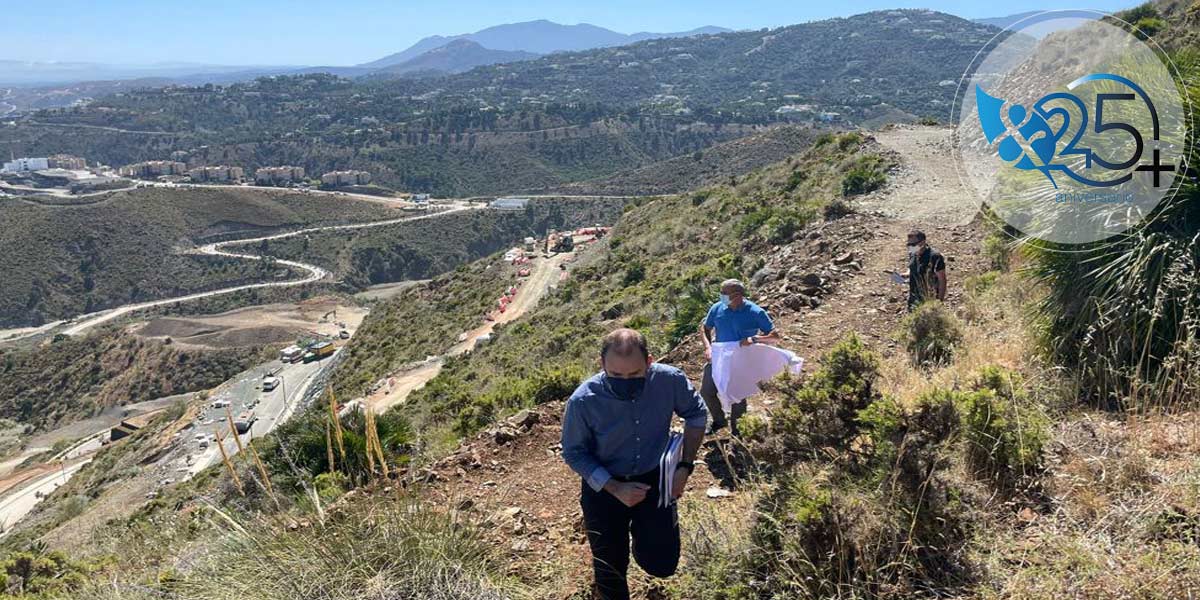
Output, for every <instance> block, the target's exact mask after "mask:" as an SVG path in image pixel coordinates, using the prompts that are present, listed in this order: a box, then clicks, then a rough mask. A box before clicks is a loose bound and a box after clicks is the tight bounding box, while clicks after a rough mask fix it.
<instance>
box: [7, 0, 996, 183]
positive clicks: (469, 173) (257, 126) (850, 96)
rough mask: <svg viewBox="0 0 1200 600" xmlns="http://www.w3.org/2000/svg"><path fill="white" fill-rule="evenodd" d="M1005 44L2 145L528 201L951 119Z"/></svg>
mask: <svg viewBox="0 0 1200 600" xmlns="http://www.w3.org/2000/svg"><path fill="white" fill-rule="evenodd" d="M996 31H997V30H996V29H995V28H992V27H989V26H986V25H981V24H977V23H971V22H969V21H966V20H963V19H960V18H958V17H955V16H952V15H948V14H944V13H937V12H931V11H921V10H898V11H879V12H872V13H866V14H862V15H856V16H853V17H848V18H843V19H830V20H825V21H817V22H812V23H804V24H800V25H792V26H789V27H781V28H777V29H773V30H766V31H740V32H726V33H719V34H713V35H701V36H695V37H683V38H671V39H650V40H645V41H641V42H638V43H634V44H630V45H626V46H619V47H612V48H599V49H593V50H586V51H580V52H569V53H557V54H553V55H549V56H544V57H541V58H537V59H533V60H526V61H519V62H514V63H507V64H502V65H490V66H482V67H478V68H476V69H473V70H471V71H468V72H465V73H459V74H454V75H447V76H442V77H422V78H406V79H398V80H377V79H375V80H355V81H350V80H346V79H340V78H337V77H333V76H330V75H320V74H312V75H303V76H292V77H273V78H263V79H259V80H256V81H253V82H247V83H239V84H234V85H230V86H225V87H208V86H206V87H170V88H163V89H158V90H141V91H128V92H124V93H120V94H116V95H112V96H107V97H104V98H99V99H96V100H95V101H94V102H92V103H90V104H89V105H88V106H86V107H79V108H72V109H69V110H55V111H42V112H39V113H37V114H36V115H34V116H33V117H32V118H31V119H26V120H23V121H21V122H19V123H18V124H17V125H16V126H14V127H8V128H0V141H7V142H11V147H12V148H13V149H14V150H15V151H16V152H18V153H21V154H27V155H32V156H37V155H40V154H46V153H53V152H70V153H74V154H78V155H81V156H86V157H88V158H89V159H90V160H99V161H102V162H105V163H109V164H125V163H130V162H135V161H137V160H145V159H151V158H160V157H162V156H164V155H166V154H169V153H170V152H172V151H176V150H181V151H186V152H188V153H189V155H190V157H191V160H192V161H193V162H201V163H210V164H215V163H222V164H224V163H235V164H240V165H242V166H244V167H246V168H251V169H252V168H257V167H259V166H265V165H270V164H299V165H300V166H303V167H305V168H306V169H308V170H310V171H312V172H326V171H330V170H335V169H344V168H354V169H365V170H368V171H370V172H371V173H372V177H373V181H376V182H378V183H380V184H381V185H386V186H393V187H399V188H404V189H407V190H410V191H432V192H434V193H437V194H439V195H482V194H503V193H511V192H525V191H529V190H535V189H548V188H551V187H557V186H562V185H564V184H569V183H574V182H578V181H583V180H590V179H597V178H603V177H606V176H610V175H612V174H614V173H617V172H620V171H628V170H631V169H636V168H639V167H644V166H646V165H649V164H651V163H654V162H658V161H662V160H666V159H670V158H675V157H686V156H689V155H692V154H694V153H695V152H697V151H703V150H704V149H705V148H708V147H710V146H712V145H713V144H717V143H721V142H727V141H730V140H732V139H735V138H737V137H741V136H743V135H746V134H749V133H754V132H755V128H757V127H760V126H762V125H766V124H773V123H779V122H785V123H786V122H796V121H799V122H822V121H833V122H850V123H869V124H876V123H884V122H892V121H914V120H917V119H918V118H921V117H932V118H939V119H941V118H944V117H945V116H946V115H947V114H948V112H949V110H950V105H951V103H952V101H953V96H954V92H955V89H956V87H955V85H954V83H955V82H956V81H957V78H958V77H959V76H960V75H961V74H962V72H963V70H964V69H965V67H966V65H967V63H968V62H969V60H970V59H971V58H972V57H973V56H974V55H975V53H976V52H977V51H978V50H979V48H981V47H982V46H983V45H984V43H985V42H986V41H988V40H989V39H990V38H991V37H992V36H993V35H994V34H995V33H996ZM483 46H485V47H490V46H488V45H487V44H483ZM881 56H887V57H888V59H889V60H886V61H881V60H879V57H881ZM95 127H105V128H110V129H95ZM39 153H40V154H39Z"/></svg>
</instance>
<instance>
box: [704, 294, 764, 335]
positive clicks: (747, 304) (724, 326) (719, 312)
mask: <svg viewBox="0 0 1200 600" xmlns="http://www.w3.org/2000/svg"><path fill="white" fill-rule="evenodd" d="M704 326H705V327H708V328H710V329H715V330H716V334H717V335H716V339H714V340H713V341H714V342H740V341H742V340H744V339H746V338H748V337H751V336H755V335H758V333H759V332H760V331H761V332H762V333H764V334H767V333H771V330H772V329H774V328H775V326H774V325H772V324H771V317H770V316H768V315H767V311H765V310H763V308H762V307H761V306H759V305H757V304H755V303H753V302H751V301H749V300H742V305H741V306H739V307H737V309H736V310H735V309H733V308H730V307H728V306H725V305H724V304H721V303H720V302H717V303H716V304H713V305H712V306H711V307H710V308H709V309H708V316H707V317H705V319H704Z"/></svg>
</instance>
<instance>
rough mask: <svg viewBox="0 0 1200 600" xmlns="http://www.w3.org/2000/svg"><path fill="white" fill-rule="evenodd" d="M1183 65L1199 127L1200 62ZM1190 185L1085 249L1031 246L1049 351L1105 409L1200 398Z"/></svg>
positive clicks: (1199, 244) (1192, 58)
mask: <svg viewBox="0 0 1200 600" xmlns="http://www.w3.org/2000/svg"><path fill="white" fill-rule="evenodd" d="M1175 62H1176V64H1177V65H1178V66H1179V67H1180V70H1181V72H1182V73H1183V75H1184V78H1185V80H1186V81H1188V82H1189V84H1188V88H1187V95H1188V97H1189V99H1190V107H1191V110H1192V111H1193V113H1192V114H1193V117H1192V122H1193V123H1195V122H1196V120H1197V118H1198V117H1200V106H1198V103H1200V83H1197V81H1198V79H1197V75H1200V54H1196V53H1194V52H1193V53H1187V54H1182V55H1179V56H1176V57H1175ZM1196 135H1197V134H1196V132H1195V131H1193V132H1192V136H1193V139H1192V140H1191V141H1190V143H1189V147H1190V148H1191V151H1192V156H1191V158H1190V163H1191V164H1192V165H1195V164H1197V162H1196V161H1197V160H1200V152H1198V151H1197V149H1196V139H1195V136H1196ZM1193 168H1194V167H1193ZM1180 180H1181V181H1182V183H1179V184H1178V193H1177V194H1176V195H1175V196H1174V197H1173V198H1172V199H1170V200H1168V201H1166V202H1164V203H1163V204H1162V205H1160V206H1159V208H1158V210H1157V211H1156V212H1155V213H1154V214H1153V215H1152V216H1151V218H1150V219H1147V220H1146V221H1145V222H1144V223H1143V224H1141V225H1140V226H1138V227H1136V228H1134V229H1132V230H1130V231H1128V232H1126V233H1124V234H1122V235H1119V236H1117V237H1115V238H1112V239H1110V240H1106V241H1105V242H1101V243H1097V244H1094V245H1092V246H1090V247H1086V248H1082V249H1080V248H1074V247H1073V248H1060V247H1057V246H1055V245H1053V244H1047V243H1041V242H1036V241H1031V242H1029V243H1027V244H1026V246H1025V252H1026V254H1027V255H1028V256H1029V258H1030V259H1031V260H1030V262H1029V265H1028V266H1027V269H1026V270H1027V273H1028V274H1030V275H1032V276H1033V278H1034V279H1036V280H1037V281H1040V282H1042V283H1044V284H1045V287H1046V288H1047V290H1048V291H1049V294H1048V296H1047V297H1046V299H1045V301H1044V302H1043V303H1042V304H1041V306H1040V307H1039V313H1040V318H1041V320H1042V321H1043V324H1044V336H1043V337H1044V341H1045V345H1046V346H1047V349H1048V350H1049V351H1050V352H1051V353H1052V354H1053V355H1054V356H1055V357H1056V358H1057V359H1058V360H1059V361H1060V362H1062V363H1064V364H1065V365H1067V366H1068V367H1071V368H1073V369H1074V370H1075V372H1076V374H1077V376H1078V379H1079V382H1080V385H1081V387H1082V389H1083V390H1084V391H1085V392H1087V394H1088V395H1089V396H1090V398H1091V399H1092V400H1093V401H1094V403H1096V404H1098V405H1101V406H1105V407H1108V408H1125V409H1132V410H1139V411H1140V410H1149V409H1174V408H1181V407H1182V406H1181V405H1184V404H1187V405H1189V406H1192V407H1194V406H1195V401H1196V399H1198V398H1200V375H1198V373H1200V268H1198V267H1200V186H1198V185H1197V182H1196V178H1195V173H1194V171H1193V172H1192V173H1189V174H1188V175H1187V176H1186V177H1182V178H1180ZM1062 250H1072V252H1062Z"/></svg>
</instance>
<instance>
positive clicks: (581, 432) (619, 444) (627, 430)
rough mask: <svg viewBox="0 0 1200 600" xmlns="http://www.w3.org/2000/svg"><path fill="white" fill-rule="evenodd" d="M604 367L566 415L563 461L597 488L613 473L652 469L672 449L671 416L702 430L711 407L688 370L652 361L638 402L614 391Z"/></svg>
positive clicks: (580, 391) (571, 402)
mask: <svg viewBox="0 0 1200 600" xmlns="http://www.w3.org/2000/svg"><path fill="white" fill-rule="evenodd" d="M606 378H607V375H605V374H604V372H603V371H601V372H599V373H597V374H595V375H593V376H592V377H591V378H589V379H588V380H587V381H584V382H583V383H582V384H580V386H579V387H578V388H577V389H576V390H575V393H574V394H571V398H570V399H569V400H567V409H566V413H565V414H563V428H562V455H563V460H565V461H566V462H567V465H568V466H570V467H571V469H573V470H574V471H575V472H576V473H578V474H579V476H580V477H583V478H584V479H585V480H586V481H587V483H588V485H590V486H591V487H592V489H594V490H596V491H597V492H598V491H600V489H601V488H603V487H604V484H606V483H608V480H609V479H610V478H612V476H613V475H619V476H624V477H628V476H631V475H641V474H642V473H647V472H649V471H653V470H654V469H655V467H657V466H658V459H659V458H660V457H661V456H662V453H663V451H664V450H666V448H667V439H668V434H669V433H670V430H671V414H672V413H674V414H677V415H679V417H680V418H682V419H683V420H684V423H685V424H686V425H687V426H688V427H700V428H703V427H704V426H705V424H706V423H708V410H707V409H705V408H704V401H703V400H701V399H700V395H699V394H697V393H696V390H695V388H693V387H692V384H691V382H690V381H688V378H687V376H686V375H684V374H683V371H680V370H679V369H676V368H675V367H672V366H668V365H663V364H658V363H653V364H651V365H650V368H649V369H648V370H647V372H646V387H645V388H644V389H643V390H642V395H641V396H639V397H637V398H635V399H633V400H621V399H619V398H617V397H616V395H614V394H613V393H612V390H611V388H610V387H609V386H608V385H607V383H606Z"/></svg>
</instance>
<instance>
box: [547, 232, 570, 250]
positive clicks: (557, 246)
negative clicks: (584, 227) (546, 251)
mask: <svg viewBox="0 0 1200 600" xmlns="http://www.w3.org/2000/svg"><path fill="white" fill-rule="evenodd" d="M574 249H575V236H573V235H571V234H570V233H567V234H566V235H564V236H561V237H559V238H557V239H556V240H555V242H554V246H553V247H551V248H550V251H551V252H570V251H572V250H574Z"/></svg>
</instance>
